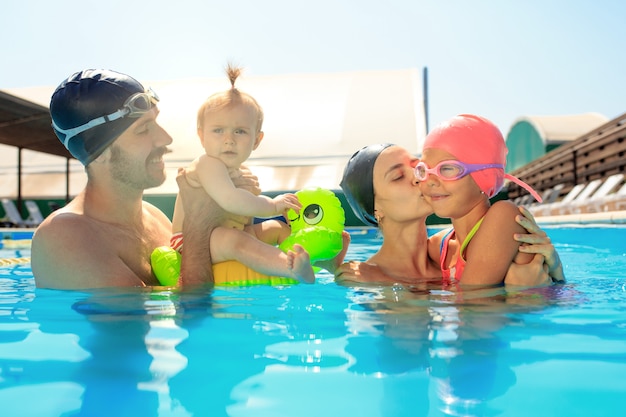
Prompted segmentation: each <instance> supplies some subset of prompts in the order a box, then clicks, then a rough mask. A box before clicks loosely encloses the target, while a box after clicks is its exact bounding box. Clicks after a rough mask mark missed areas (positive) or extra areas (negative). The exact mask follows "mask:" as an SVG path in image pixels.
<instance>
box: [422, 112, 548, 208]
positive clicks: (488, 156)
mask: <svg viewBox="0 0 626 417" xmlns="http://www.w3.org/2000/svg"><path fill="white" fill-rule="evenodd" d="M429 148H437V149H442V150H444V151H446V152H448V153H450V154H452V155H454V157H455V158H457V159H458V160H459V161H461V162H465V163H467V164H499V165H502V168H487V169H483V170H480V171H475V172H472V173H471V174H470V175H471V176H472V179H473V180H474V181H475V182H476V184H478V187H479V188H480V189H481V190H482V192H484V193H485V194H486V195H487V196H488V197H493V196H494V195H496V193H497V192H498V191H500V190H501V189H502V186H503V185H504V180H505V179H508V180H511V181H513V182H515V183H516V184H518V185H519V186H521V187H523V188H524V189H526V190H527V191H528V192H529V193H531V194H532V195H533V197H535V199H536V200H537V201H539V202H541V197H539V195H538V194H537V192H536V191H535V190H533V189H532V188H531V187H530V186H529V185H528V184H526V183H525V182H523V181H521V180H519V179H518V178H515V177H514V176H512V175H509V174H505V173H504V168H505V165H506V154H507V153H508V149H507V147H506V144H505V142H504V138H503V137H502V133H500V130H499V129H498V128H497V127H496V126H495V125H494V124H493V123H491V122H490V121H489V120H487V119H485V118H484V117H480V116H475V115H473V114H460V115H458V116H455V117H453V118H452V119H450V120H448V121H446V122H443V123H442V124H440V125H439V126H437V127H435V128H434V129H433V130H432V131H431V132H430V133H429V134H428V135H427V136H426V140H425V142H424V148H423V149H424V150H426V149H429Z"/></svg>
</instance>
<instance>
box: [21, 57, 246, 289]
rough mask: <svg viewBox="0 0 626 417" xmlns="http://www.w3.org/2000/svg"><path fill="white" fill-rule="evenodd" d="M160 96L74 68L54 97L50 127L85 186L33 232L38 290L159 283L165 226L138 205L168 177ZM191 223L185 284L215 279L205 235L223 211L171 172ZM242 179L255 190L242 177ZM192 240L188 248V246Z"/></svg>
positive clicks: (126, 80) (156, 213) (154, 211)
mask: <svg viewBox="0 0 626 417" xmlns="http://www.w3.org/2000/svg"><path fill="white" fill-rule="evenodd" d="M157 102H158V98H157V96H156V94H155V93H154V92H152V91H151V90H149V89H146V88H144V86H142V84H141V83H139V82H138V81H137V80H135V79H134V78H132V77H129V76H128V75H125V74H122V73H119V72H115V71H109V70H99V69H89V70H84V71H81V72H77V73H75V74H73V75H71V76H70V77H68V78H67V79H66V80H64V81H63V82H62V83H61V84H60V85H59V86H58V88H57V89H56V91H55V92H54V94H53V95H52V99H51V102H50V114H51V116H52V122H53V124H52V128H53V129H54V132H55V133H56V135H57V136H58V138H59V140H61V142H62V143H63V144H64V145H65V146H66V147H67V149H68V150H69V151H70V152H71V153H72V155H73V156H75V157H76V158H77V159H78V160H79V161H80V162H81V163H82V164H83V165H85V171H86V173H87V185H86V186H85V188H84V189H83V190H82V191H81V192H80V193H79V194H78V195H77V196H76V197H75V198H74V199H73V200H72V201H71V202H69V203H68V204H67V205H66V206H65V207H63V208H61V209H59V210H56V211H55V212H53V213H52V214H51V215H50V216H48V217H47V218H46V219H45V220H44V221H43V222H42V224H41V225H40V226H39V227H38V229H37V230H36V232H35V234H34V236H33V242H32V252H31V253H32V258H31V265H32V270H33V274H34V276H35V281H36V283H37V286H38V287H44V288H60V289H78V288H98V287H110V286H149V285H158V284H159V283H158V281H157V280H156V278H155V276H154V274H153V272H152V269H151V266H150V254H151V253H152V251H153V250H154V249H155V248H156V247H159V246H165V245H169V240H170V237H171V222H170V220H169V219H168V218H167V216H165V214H163V213H162V212H161V211H160V210H159V209H158V208H156V207H155V206H153V205H151V204H149V203H147V202H145V201H143V193H144V190H145V189H147V188H150V187H155V186H158V185H160V184H162V183H163V182H164V181H165V164H164V162H163V155H164V154H165V153H166V152H167V146H168V145H169V144H170V143H171V142H172V138H171V137H170V135H169V134H168V133H167V132H166V131H165V130H164V129H163V128H162V127H161V126H160V125H159V124H158V123H157V121H156V118H157V115H158V113H159V110H158V107H157ZM177 181H178V184H179V187H180V194H179V195H180V197H181V198H183V200H184V201H185V210H186V213H185V214H186V215H185V219H188V222H187V221H186V223H185V225H184V231H185V255H184V256H183V262H182V270H181V271H182V272H181V276H182V281H181V283H182V284H185V285H187V284H194V283H198V284H199V283H203V282H211V281H212V279H213V276H212V271H211V260H210V250H209V237H210V234H211V232H212V230H213V228H214V227H215V225H216V224H218V223H219V222H221V221H222V219H221V218H220V217H221V216H222V215H223V210H221V209H220V208H219V206H217V205H216V204H215V203H214V202H213V201H212V200H211V199H210V198H209V197H208V196H207V194H206V193H205V192H204V191H203V190H201V189H193V188H191V187H190V186H189V184H188V183H187V181H186V178H185V176H184V174H182V173H181V174H180V175H179V176H178V178H177ZM242 181H243V183H241V184H240V185H243V186H246V185H247V186H251V187H254V182H253V181H252V182H250V180H249V179H245V178H244V179H242ZM190 242H191V244H190Z"/></svg>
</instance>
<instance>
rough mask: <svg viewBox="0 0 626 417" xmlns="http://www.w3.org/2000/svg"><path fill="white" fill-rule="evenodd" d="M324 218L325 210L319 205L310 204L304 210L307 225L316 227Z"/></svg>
mask: <svg viewBox="0 0 626 417" xmlns="http://www.w3.org/2000/svg"><path fill="white" fill-rule="evenodd" d="M323 218H324V209H322V207H321V206H320V205H319V204H310V205H308V206H306V208H305V209H304V217H303V220H304V222H305V223H306V224H310V225H312V226H315V225H316V224H318V223H319V222H321V221H322V219H323Z"/></svg>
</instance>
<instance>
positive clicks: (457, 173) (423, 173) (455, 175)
mask: <svg viewBox="0 0 626 417" xmlns="http://www.w3.org/2000/svg"><path fill="white" fill-rule="evenodd" d="M489 168H499V169H504V166H503V165H502V164H466V163H464V162H461V161H456V160H449V161H441V162H439V163H438V164H437V166H435V167H434V168H428V166H427V165H426V164H425V163H424V162H419V163H418V164H417V165H416V166H415V178H417V180H418V181H426V179H427V178H428V174H434V175H436V176H438V177H439V178H441V179H442V180H444V181H454V180H458V179H461V178H463V177H464V176H466V175H469V174H471V173H472V172H476V171H482V170H483V169H489Z"/></svg>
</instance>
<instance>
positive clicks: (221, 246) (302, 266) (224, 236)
mask: <svg viewBox="0 0 626 417" xmlns="http://www.w3.org/2000/svg"><path fill="white" fill-rule="evenodd" d="M296 246H297V248H296ZM211 260H212V261H213V263H214V264H215V263H217V262H224V261H229V260H234V261H238V262H241V263H242V264H244V265H246V266H247V267H249V268H252V269H254V270H255V271H257V272H261V273H262V274H265V275H271V276H279V277H291V278H295V279H297V280H298V281H300V282H304V283H307V284H311V283H313V282H315V273H314V272H313V268H312V267H311V263H310V258H309V254H308V253H307V252H306V251H305V250H304V249H303V248H302V247H301V246H300V245H295V246H294V251H292V252H290V253H285V252H283V251H281V250H280V249H278V248H277V247H275V246H271V245H268V244H266V243H263V242H261V241H260V240H258V239H256V238H255V237H254V236H252V235H250V234H249V233H246V232H243V231H241V230H237V229H231V228H226V227H218V228H216V229H215V230H213V233H212V234H211Z"/></svg>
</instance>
